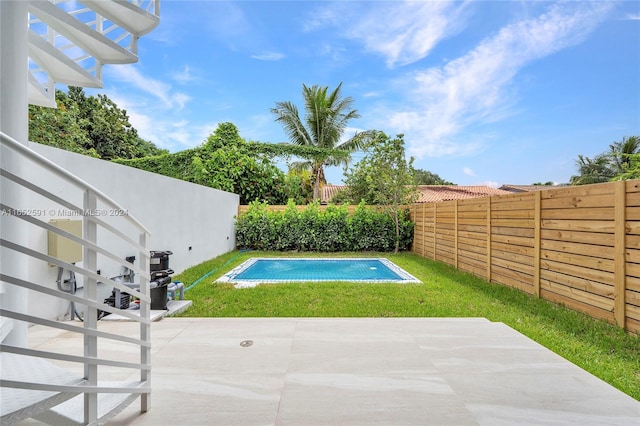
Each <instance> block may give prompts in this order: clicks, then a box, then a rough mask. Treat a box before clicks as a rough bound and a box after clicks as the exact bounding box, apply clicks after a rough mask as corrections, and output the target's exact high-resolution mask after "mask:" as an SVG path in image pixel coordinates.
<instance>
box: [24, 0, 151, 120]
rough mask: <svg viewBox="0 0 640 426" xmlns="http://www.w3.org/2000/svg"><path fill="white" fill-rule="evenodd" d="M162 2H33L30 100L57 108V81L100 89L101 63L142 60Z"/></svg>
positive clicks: (71, 0) (104, 0)
mask: <svg viewBox="0 0 640 426" xmlns="http://www.w3.org/2000/svg"><path fill="white" fill-rule="evenodd" d="M159 5H160V3H159V0H129V1H127V0H83V1H82V3H80V2H78V1H75V0H70V1H69V0H57V1H56V0H54V1H36V0H30V1H29V30H28V31H29V35H28V37H29V103H31V104H34V105H42V106H48V107H53V108H55V99H54V96H55V88H54V84H55V83H63V84H66V85H69V86H79V87H102V66H103V65H105V64H128V63H133V62H136V61H137V60H138V56H137V54H138V38H139V37H140V36H142V35H144V34H146V33H148V32H149V31H151V30H152V29H154V28H155V27H156V26H157V25H158V23H159V20H160V18H159V12H160V6H159Z"/></svg>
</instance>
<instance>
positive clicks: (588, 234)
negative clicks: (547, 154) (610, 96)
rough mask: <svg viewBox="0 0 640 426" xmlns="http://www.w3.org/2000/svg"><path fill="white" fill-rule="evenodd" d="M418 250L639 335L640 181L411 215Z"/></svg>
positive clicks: (447, 205) (464, 203) (426, 208)
mask: <svg viewBox="0 0 640 426" xmlns="http://www.w3.org/2000/svg"><path fill="white" fill-rule="evenodd" d="M411 218H412V220H413V221H414V222H415V224H416V226H415V231H414V242H413V251H414V252H415V253H417V254H418V255H420V256H422V257H427V258H430V259H435V260H438V261H441V262H445V263H448V264H450V265H453V266H454V267H456V268H458V269H460V270H464V271H467V272H470V273H472V274H474V275H477V276H479V277H482V278H484V279H486V280H487V281H491V282H494V283H499V284H503V285H507V286H511V287H516V288H519V289H521V290H522V291H525V292H527V293H529V294H532V295H535V296H537V297H542V298H544V299H547V300H550V301H552V302H555V303H559V304H562V305H565V306H567V307H569V308H572V309H575V310H578V311H581V312H584V313H586V314H588V315H590V316H592V317H595V318H601V319H604V320H607V321H610V322H614V323H616V324H618V325H619V326H620V327H624V328H625V329H627V330H628V331H631V332H634V333H640V180H632V181H623V182H612V183H604V184H597V185H585V186H572V187H562V188H553V189H548V190H543V191H535V192H528V193H520V194H513V195H501V196H493V197H483V198H474V199H466V200H457V201H446V202H440V203H432V204H414V205H413V206H411Z"/></svg>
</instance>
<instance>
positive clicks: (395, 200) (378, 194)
mask: <svg viewBox="0 0 640 426" xmlns="http://www.w3.org/2000/svg"><path fill="white" fill-rule="evenodd" d="M413 161H414V159H413V157H411V158H410V159H409V161H407V160H406V159H405V149H404V136H403V135H397V136H396V137H395V138H394V139H391V138H390V137H389V136H387V135H386V134H384V133H379V134H378V137H377V138H376V139H375V140H374V141H373V142H372V143H371V147H370V150H369V151H368V152H367V153H366V155H365V157H364V158H363V159H362V160H360V161H359V162H358V163H357V164H356V165H355V166H354V169H353V171H351V172H349V171H347V172H345V175H346V179H345V183H346V184H347V186H348V189H347V191H348V193H349V194H350V196H351V197H352V201H355V200H356V198H355V197H360V199H362V200H364V201H365V202H366V203H368V204H377V205H379V206H381V208H382V209H383V210H384V211H385V212H386V213H387V214H389V216H390V217H391V219H392V220H393V222H394V224H395V228H396V240H395V250H394V252H395V253H397V252H398V250H399V244H400V223H401V222H402V220H403V219H404V216H405V215H406V214H407V213H406V212H405V208H404V206H406V205H407V204H411V203H413V202H414V201H415V200H416V199H417V195H418V193H417V190H416V185H415V184H414V182H415V173H414V169H413Z"/></svg>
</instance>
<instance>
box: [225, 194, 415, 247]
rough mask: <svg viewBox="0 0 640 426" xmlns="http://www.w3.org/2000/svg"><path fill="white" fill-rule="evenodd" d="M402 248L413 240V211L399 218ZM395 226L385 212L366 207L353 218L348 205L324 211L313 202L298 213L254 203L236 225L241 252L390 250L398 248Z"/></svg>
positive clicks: (292, 206) (294, 207)
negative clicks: (410, 216) (276, 209)
mask: <svg viewBox="0 0 640 426" xmlns="http://www.w3.org/2000/svg"><path fill="white" fill-rule="evenodd" d="M399 224H400V243H399V245H398V247H399V249H400V250H407V249H408V248H409V247H410V245H411V242H412V241H413V222H411V221H410V220H409V213H408V212H407V211H403V212H402V213H401V215H400V221H399ZM395 229H396V226H395V224H394V222H393V221H392V220H391V218H390V216H389V215H387V214H385V213H384V212H383V211H379V210H377V209H374V208H372V207H366V206H365V204H364V203H361V204H360V205H359V206H358V208H357V209H356V210H355V212H354V213H353V214H352V215H349V211H348V209H347V207H346V206H334V205H330V206H328V207H327V208H326V209H325V210H320V208H319V205H318V203H312V204H309V205H308V206H306V207H305V208H304V209H303V210H298V208H297V207H296V206H295V204H294V203H293V201H290V202H289V204H288V205H287V208H286V209H285V210H284V211H270V210H269V209H268V205H267V204H266V203H261V202H252V203H250V204H249V209H248V211H247V212H246V213H245V214H243V215H242V216H240V217H239V218H238V220H237V221H236V244H237V246H238V247H240V248H251V249H259V250H277V251H289V250H296V251H321V252H339V251H391V250H394V249H395V247H396V230H395Z"/></svg>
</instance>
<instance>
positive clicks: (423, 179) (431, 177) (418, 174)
mask: <svg viewBox="0 0 640 426" xmlns="http://www.w3.org/2000/svg"><path fill="white" fill-rule="evenodd" d="M413 183H415V184H416V185H455V184H454V183H453V182H449V181H447V180H444V179H442V178H441V177H440V176H438V175H437V174H435V173H432V172H430V171H428V170H421V169H416V170H414V177H413Z"/></svg>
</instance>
